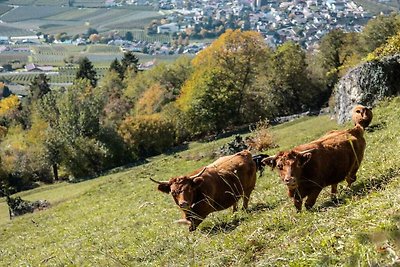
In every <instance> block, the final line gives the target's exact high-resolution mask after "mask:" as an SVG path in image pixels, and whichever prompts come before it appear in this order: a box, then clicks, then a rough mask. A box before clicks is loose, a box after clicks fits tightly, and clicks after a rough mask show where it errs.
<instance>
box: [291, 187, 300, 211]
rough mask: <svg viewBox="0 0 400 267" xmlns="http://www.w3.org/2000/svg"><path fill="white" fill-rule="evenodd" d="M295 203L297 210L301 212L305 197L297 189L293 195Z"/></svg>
mask: <svg viewBox="0 0 400 267" xmlns="http://www.w3.org/2000/svg"><path fill="white" fill-rule="evenodd" d="M289 192H290V191H289ZM293 203H294V206H295V207H296V209H297V212H300V211H301V206H303V198H302V197H301V196H300V194H299V192H298V191H297V190H296V191H295V192H294V195H293Z"/></svg>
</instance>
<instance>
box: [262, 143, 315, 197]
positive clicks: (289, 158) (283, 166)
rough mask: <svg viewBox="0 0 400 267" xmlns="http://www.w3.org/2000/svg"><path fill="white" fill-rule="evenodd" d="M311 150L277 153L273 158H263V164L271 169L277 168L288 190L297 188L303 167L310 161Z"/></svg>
mask: <svg viewBox="0 0 400 267" xmlns="http://www.w3.org/2000/svg"><path fill="white" fill-rule="evenodd" d="M310 151H311V150H307V151H303V152H298V151H294V150H290V151H284V152H279V153H278V154H277V155H275V156H271V157H268V158H265V159H264V160H263V163H264V164H265V165H268V166H270V167H271V168H272V169H274V168H277V169H278V172H279V176H280V178H281V180H282V182H283V183H284V184H286V185H287V186H288V188H289V189H295V188H297V186H298V180H299V178H300V177H301V175H302V171H303V167H304V165H305V164H306V163H307V162H308V161H309V160H310V159H311V156H312V154H311V152H310Z"/></svg>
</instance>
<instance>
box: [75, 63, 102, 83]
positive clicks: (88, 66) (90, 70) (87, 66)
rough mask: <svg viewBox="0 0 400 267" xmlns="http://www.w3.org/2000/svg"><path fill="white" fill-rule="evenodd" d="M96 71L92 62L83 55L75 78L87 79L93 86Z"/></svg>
mask: <svg viewBox="0 0 400 267" xmlns="http://www.w3.org/2000/svg"><path fill="white" fill-rule="evenodd" d="M96 74H97V73H96V71H95V70H94V67H93V64H92V62H90V60H89V59H88V58H87V57H84V58H82V59H81V60H80V62H79V69H78V72H77V73H76V79H87V80H89V81H90V84H91V85H92V86H93V87H96V85H97V78H96Z"/></svg>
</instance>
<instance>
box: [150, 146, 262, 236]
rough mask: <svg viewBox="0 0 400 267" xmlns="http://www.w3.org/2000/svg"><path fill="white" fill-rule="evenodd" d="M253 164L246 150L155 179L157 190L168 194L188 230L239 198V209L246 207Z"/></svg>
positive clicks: (235, 204) (253, 168)
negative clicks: (187, 170)
mask: <svg viewBox="0 0 400 267" xmlns="http://www.w3.org/2000/svg"><path fill="white" fill-rule="evenodd" d="M257 167H258V166H257V164H256V162H255V161H254V160H253V158H252V155H251V153H250V152H249V151H247V150H244V151H242V152H239V153H236V154H234V155H231V156H225V157H221V158H219V159H218V160H216V161H215V162H213V163H211V164H210V165H208V166H206V167H203V168H200V169H198V170H197V171H195V172H194V173H192V174H190V175H185V176H179V177H175V178H171V179H170V180H169V181H166V182H158V181H155V180H153V179H151V178H150V179H151V180H152V181H153V182H156V183H158V184H159V185H158V190H160V191H161V192H164V193H167V194H168V193H171V195H172V197H173V198H174V201H175V203H176V204H177V205H178V206H179V208H180V209H181V210H182V211H183V214H184V218H185V219H184V220H183V221H184V222H187V223H189V224H190V227H189V231H193V230H196V227H197V226H198V225H199V224H200V223H201V222H202V221H203V220H204V219H205V218H206V217H207V215H208V214H210V213H211V212H214V211H219V210H224V209H227V208H229V207H230V206H233V211H236V210H237V202H238V200H239V199H240V198H241V197H243V209H247V207H248V203H249V198H250V194H251V192H252V191H253V189H254V186H255V184H256V171H257Z"/></svg>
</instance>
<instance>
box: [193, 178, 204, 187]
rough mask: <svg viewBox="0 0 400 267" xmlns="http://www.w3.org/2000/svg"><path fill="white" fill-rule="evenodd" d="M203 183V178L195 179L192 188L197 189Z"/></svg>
mask: <svg viewBox="0 0 400 267" xmlns="http://www.w3.org/2000/svg"><path fill="white" fill-rule="evenodd" d="M203 182H204V178H203V177H197V178H194V179H193V185H194V187H199V186H200V185H201V183H203Z"/></svg>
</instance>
